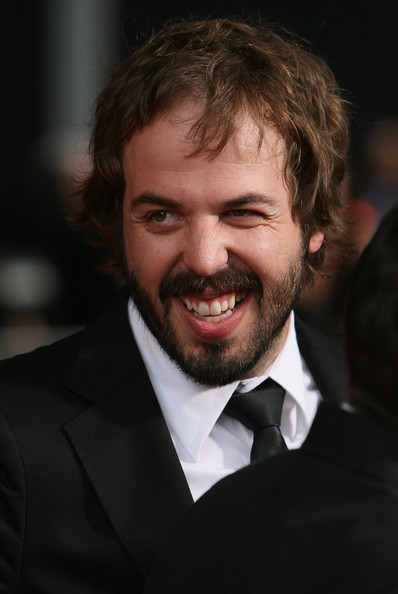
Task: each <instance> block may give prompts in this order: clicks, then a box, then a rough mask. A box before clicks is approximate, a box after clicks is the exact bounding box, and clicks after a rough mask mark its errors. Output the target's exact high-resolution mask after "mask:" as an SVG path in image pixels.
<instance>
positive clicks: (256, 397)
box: [224, 378, 286, 462]
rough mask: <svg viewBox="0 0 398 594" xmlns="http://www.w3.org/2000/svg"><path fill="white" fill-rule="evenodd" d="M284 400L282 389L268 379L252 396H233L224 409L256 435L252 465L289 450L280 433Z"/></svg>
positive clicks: (236, 394) (252, 452) (250, 394)
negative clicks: (254, 462)
mask: <svg viewBox="0 0 398 594" xmlns="http://www.w3.org/2000/svg"><path fill="white" fill-rule="evenodd" d="M284 397H285V390H284V389H283V388H282V386H280V385H279V384H278V383H277V382H275V381H274V380H272V379H271V378H268V379H267V380H266V381H265V382H263V383H262V384H260V385H259V386H258V387H257V388H255V389H254V390H252V391H251V392H247V393H245V394H239V393H235V394H233V396H232V397H231V398H230V400H229V402H228V403H227V406H226V407H225V409H224V412H225V413H226V414H228V415H230V416H231V417H234V418H235V419H237V420H238V421H240V422H241V423H243V424H244V425H245V426H246V427H248V429H251V430H252V431H253V432H254V441H253V446H252V450H251V461H252V462H253V461H257V460H260V459H264V458H268V457H269V456H272V455H274V454H276V453H278V452H279V451H282V450H284V449H286V444H285V441H284V439H283V437H282V434H281V432H280V423H281V415H282V406H283V400H284Z"/></svg>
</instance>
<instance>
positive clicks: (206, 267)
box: [183, 220, 228, 276]
mask: <svg viewBox="0 0 398 594" xmlns="http://www.w3.org/2000/svg"><path fill="white" fill-rule="evenodd" d="M183 261H184V266H185V267H186V268H187V269H188V270H190V271H191V272H195V273H196V274H198V275H199V276H211V275H212V274H214V273H215V272H217V271H218V270H220V268H223V267H224V266H225V265H226V264H227V263H228V249H227V245H226V238H225V236H224V234H223V232H222V230H221V229H220V226H219V224H218V221H217V220H215V221H212V220H201V221H197V222H194V223H191V224H190V225H189V226H188V227H187V228H186V234H185V245H184V253H183Z"/></svg>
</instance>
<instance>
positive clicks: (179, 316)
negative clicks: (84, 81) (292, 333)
mask: <svg viewBox="0 0 398 594" xmlns="http://www.w3.org/2000/svg"><path fill="white" fill-rule="evenodd" d="M197 115H198V114H197V112H195V107H194V106H193V105H192V104H190V103H185V104H182V105H179V106H177V107H176V108H175V109H174V110H171V111H170V112H168V113H167V114H165V115H163V116H159V117H158V118H157V119H155V120H154V122H153V123H152V124H151V125H150V126H148V127H146V128H144V129H143V130H141V131H139V132H137V133H136V134H134V136H133V137H132V139H131V140H130V141H129V142H128V143H127V145H126V148H125V151H124V156H123V169H124V174H125V180H126V190H125V196H124V211H123V219H124V249H125V254H124V259H125V262H124V267H125V273H126V278H127V281H128V284H129V287H130V291H131V294H132V296H133V298H134V301H135V303H136V305H137V307H138V309H139V311H140V313H141V315H142V316H143V318H144V320H145V322H146V324H147V325H148V327H149V328H150V330H151V331H152V333H153V334H154V336H155V338H157V340H158V341H159V343H160V344H161V345H162V347H163V348H164V349H165V351H166V352H167V353H168V354H169V356H170V357H171V358H173V359H174V360H175V361H176V362H177V364H178V365H179V366H180V368H181V369H182V370H183V371H184V372H185V373H187V374H188V375H189V376H191V377H192V378H193V379H194V380H195V381H197V382H199V383H203V384H207V385H223V384H227V383H230V382H232V381H234V380H237V379H241V378H243V377H247V376H248V375H259V374H261V373H262V371H263V370H265V368H266V367H267V366H268V365H269V364H270V363H271V362H272V361H273V359H274V358H275V357H276V355H277V353H278V352H279V349H280V348H281V345H282V344H283V341H284V339H285V335H286V320H287V318H288V316H289V313H290V311H291V309H292V306H293V303H294V301H295V299H296V298H297V296H298V294H299V292H300V290H301V288H302V283H303V278H304V260H305V257H306V254H307V251H316V250H317V249H319V247H320V245H321V243H322V239H323V234H322V233H321V232H320V231H318V232H317V233H315V234H313V235H312V237H311V238H310V241H309V245H306V246H304V245H303V239H302V233H301V230H300V227H299V226H298V225H297V224H296V222H295V221H293V219H292V216H291V206H290V193H289V190H288V188H287V187H286V185H285V182H284V178H283V172H282V169H283V143H282V142H281V140H280V139H279V138H278V136H277V135H276V133H275V132H274V131H273V130H272V129H271V128H269V129H266V133H265V140H264V142H263V144H262V146H261V149H260V150H258V147H257V143H258V135H257V131H256V128H255V126H254V124H253V123H252V122H251V121H250V120H243V121H242V123H241V126H240V127H239V129H238V131H237V132H236V134H235V135H234V136H233V137H232V138H231V140H230V141H229V142H228V143H227V145H226V147H225V148H224V149H223V151H222V152H221V153H220V155H219V156H217V157H216V158H212V159H209V157H208V155H206V154H205V153H203V152H201V153H198V154H195V155H192V153H193V152H194V151H195V148H196V145H195V144H194V142H193V141H192V140H190V139H189V132H190V130H191V126H192V124H193V122H194V121H195V120H196V117H197ZM195 116H196V117H195Z"/></svg>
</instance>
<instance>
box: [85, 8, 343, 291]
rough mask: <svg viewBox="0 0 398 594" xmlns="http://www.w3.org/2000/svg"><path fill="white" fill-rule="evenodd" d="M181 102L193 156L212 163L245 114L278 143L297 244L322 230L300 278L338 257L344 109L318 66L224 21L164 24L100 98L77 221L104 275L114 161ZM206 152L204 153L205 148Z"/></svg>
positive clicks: (118, 212)
mask: <svg viewBox="0 0 398 594" xmlns="http://www.w3.org/2000/svg"><path fill="white" fill-rule="evenodd" d="M185 98H187V99H188V98H189V99H193V100H194V101H197V102H198V105H201V106H202V110H201V114H200V117H199V118H198V120H197V121H196V122H195V123H194V125H193V127H192V130H191V132H192V137H193V138H194V139H195V140H196V142H197V147H198V149H197V152H199V151H204V150H206V151H208V152H209V158H212V157H215V156H217V155H218V154H219V153H220V152H221V151H222V149H223V147H224V146H225V145H226V143H227V142H228V140H229V139H230V138H231V136H232V135H233V133H234V131H235V128H236V125H237V121H238V117H239V116H240V115H241V114H242V113H245V114H248V115H249V116H251V118H253V120H254V122H255V123H256V125H257V127H258V131H259V146H260V145H261V140H262V134H263V130H264V126H265V125H271V126H273V127H274V129H276V131H277V132H278V133H279V134H280V135H281V136H282V138H283V139H284V142H285V147H286V161H285V178H286V181H287V183H288V186H289V188H290V189H291V193H292V216H293V217H295V218H298V220H299V221H300V224H301V228H302V231H303V235H304V238H308V239H309V237H310V235H311V233H313V232H314V231H315V230H316V229H317V228H318V227H323V228H325V230H326V233H325V241H324V245H323V246H322V248H321V249H320V250H319V251H318V252H317V253H315V254H310V255H309V257H308V261H307V279H311V278H312V277H313V275H314V272H315V271H316V270H319V269H320V267H321V265H322V261H323V257H324V251H325V249H327V248H328V247H330V248H333V249H334V251H335V253H338V252H339V251H340V252H343V251H344V248H343V245H344V243H343V240H342V238H343V237H344V235H343V221H342V218H341V214H340V213H341V209H342V206H343V195H342V190H341V186H342V180H343V177H344V174H345V170H346V152H347V147H348V142H349V133H348V116H347V102H346V101H345V100H344V99H343V98H342V96H341V92H340V89H339V87H338V85H337V83H336V80H335V77H334V75H333V73H332V72H331V70H330V68H329V67H328V66H327V64H326V63H325V61H324V60H323V59H322V58H320V57H318V56H317V55H316V54H315V53H314V51H313V50H310V49H309V48H308V47H307V46H306V45H305V43H304V42H303V41H300V42H299V41H298V40H297V39H296V38H295V37H294V35H293V34H292V33H289V32H286V31H284V30H280V29H279V28H278V30H276V29H275V26H265V25H256V26H253V25H251V24H249V23H247V22H241V21H237V20H229V19H209V20H201V21H183V22H177V23H172V24H169V25H167V26H165V28H163V29H162V30H161V31H159V32H157V33H154V34H152V36H151V37H150V38H149V39H147V40H146V42H145V43H144V44H143V45H142V46H141V47H139V48H138V49H135V50H133V51H132V53H131V55H130V56H129V57H127V58H126V59H125V60H124V61H122V62H121V63H120V64H119V65H118V66H117V67H116V69H115V72H114V74H113V76H112V77H111V80H110V82H109V84H108V86H107V87H106V88H105V89H104V90H103V91H102V93H101V94H100V95H99V97H98V101H97V108H96V117H95V124H94V129H93V134H92V139H91V158H92V171H91V174H90V175H89V177H88V178H87V179H86V181H85V182H84V184H83V186H82V188H81V197H82V209H81V212H80V213H79V214H78V216H77V217H75V221H78V222H79V223H85V222H91V223H92V224H93V225H94V228H95V229H96V231H97V232H98V233H99V236H100V238H101V242H100V243H101V245H102V247H103V248H105V249H106V251H107V261H106V266H107V267H108V269H109V268H110V269H115V268H120V258H121V254H122V253H123V237H122V202H123V195H124V188H125V181H124V175H123V169H122V154H123V150H124V147H125V144H126V142H128V141H129V140H130V139H131V137H132V136H133V134H134V133H135V132H136V131H138V130H140V129H142V128H144V127H145V126H147V125H148V124H150V123H151V122H152V120H153V119H154V118H155V117H156V116H158V115H159V114H161V113H163V112H164V111H165V110H167V109H168V108H169V107H171V106H172V105H174V104H175V103H177V102H178V101H181V100H183V99H185ZM210 146H211V151H210V149H209V147H210Z"/></svg>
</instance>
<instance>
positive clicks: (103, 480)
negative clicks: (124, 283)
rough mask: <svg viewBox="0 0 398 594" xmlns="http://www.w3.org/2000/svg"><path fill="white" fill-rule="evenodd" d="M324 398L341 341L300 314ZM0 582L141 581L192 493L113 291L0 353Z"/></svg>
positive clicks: (334, 385) (98, 587) (62, 588)
mask: <svg viewBox="0 0 398 594" xmlns="http://www.w3.org/2000/svg"><path fill="white" fill-rule="evenodd" d="M297 331H298V335H299V338H300V348H301V349H302V352H303V354H304V357H305V358H306V360H307V363H308V365H309V367H310V369H311V372H312V373H313V375H314V378H315V380H316V382H317V384H318V387H319V388H320V390H321V392H322V393H323V395H324V397H325V398H333V397H334V398H336V397H337V398H338V397H339V395H340V394H341V393H342V389H343V385H344V380H345V375H344V371H343V366H344V362H343V355H342V351H341V345H339V343H338V341H337V342H336V341H335V340H334V338H325V337H323V335H321V334H318V333H317V332H314V331H312V330H309V329H307V328H306V327H305V326H304V325H303V326H301V325H300V324H299V325H298V326H297ZM0 411H1V414H0V470H1V473H0V591H1V592H7V593H8V592H10V593H11V592H21V593H22V592H23V593H24V594H25V593H29V594H35V593H44V592H54V593H55V592H57V593H58V594H64V593H65V594H66V593H68V594H70V593H73V594H86V593H87V594H88V593H94V592H95V593H96V594H100V593H102V592H103V593H105V592H106V593H107V594H110V593H111V592H112V593H123V592H126V593H127V592H128V593H129V594H134V593H135V592H140V591H141V589H142V585H143V582H144V579H145V576H146V575H147V574H148V571H149V569H150V567H151V565H152V563H153V560H154V559H155V557H156V555H157V553H158V551H159V550H160V548H161V547H162V545H163V543H164V541H165V538H166V537H167V536H168V534H169V533H170V531H171V529H172V528H173V526H174V525H175V523H176V521H177V520H178V519H179V518H180V516H181V515H182V514H183V513H184V512H185V511H186V510H187V509H188V508H189V507H190V506H191V504H192V497H191V494H190V491H189V488H188V485H187V483H186V480H185V476H184V474H183V471H182V469H181V466H180V463H179V460H178V457H177V455H176V452H175V449H174V446H173V443H172V440H171V437H170V434H169V431H168V429H167V426H166V423H165V421H164V418H163V416H162V413H161V410H160V407H159V405H158V402H157V399H156V396H155V394H154V391H153V389H152V385H151V383H150V381H149V378H148V375H147V372H146V369H145V366H144V364H143V362H142V359H141V356H140V354H139V351H138V349H137V346H136V344H135V342H134V340H133V336H132V333H131V330H130V327H129V323H128V317H127V297H126V295H125V293H124V292H122V293H121V294H120V295H119V296H118V297H117V299H116V300H115V302H114V303H112V304H111V305H110V307H109V308H108V309H107V310H106V311H105V312H104V313H103V314H102V315H101V316H100V317H99V318H98V319H97V320H95V321H94V322H93V323H92V324H91V325H90V326H89V327H88V328H87V329H85V330H84V331H82V332H80V333H78V334H76V335H74V336H72V337H69V338H67V339H65V340H62V341H60V342H58V343H55V344H54V345H51V346H49V347H44V348H41V349H38V350H37V351H35V352H33V353H30V354H28V355H22V356H19V357H16V358H14V359H10V360H8V361H3V362H1V363H0Z"/></svg>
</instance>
